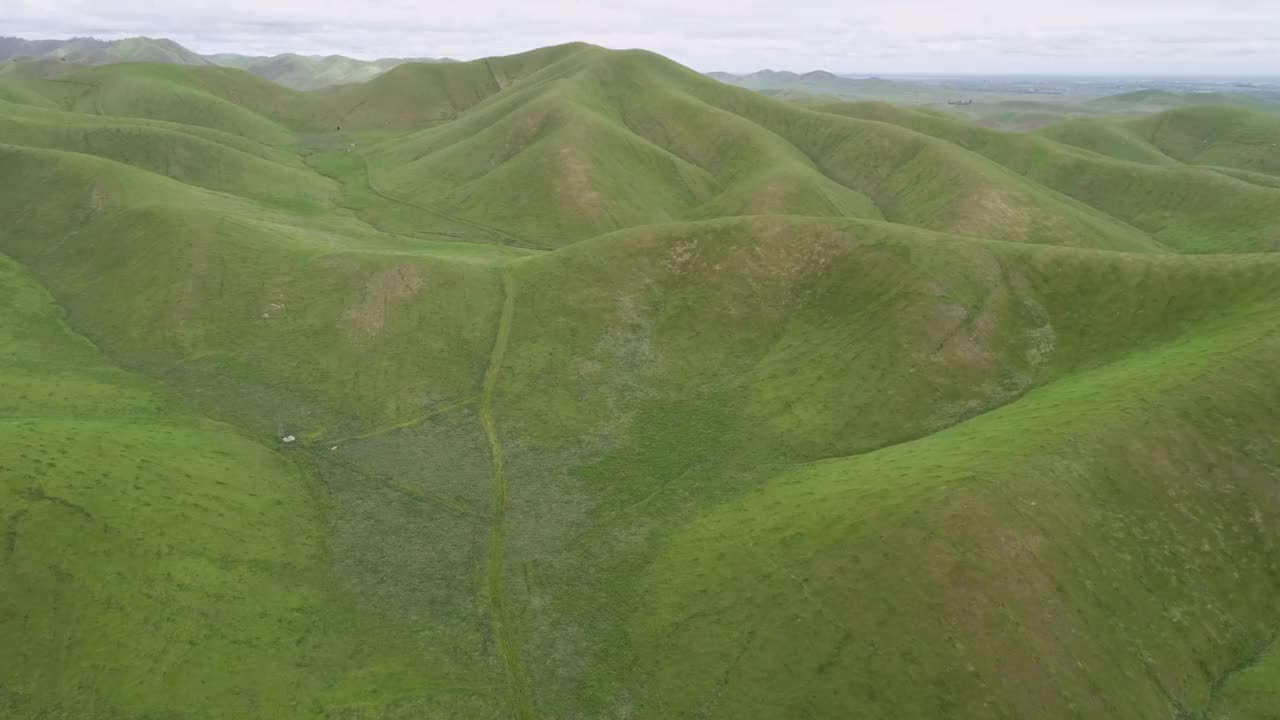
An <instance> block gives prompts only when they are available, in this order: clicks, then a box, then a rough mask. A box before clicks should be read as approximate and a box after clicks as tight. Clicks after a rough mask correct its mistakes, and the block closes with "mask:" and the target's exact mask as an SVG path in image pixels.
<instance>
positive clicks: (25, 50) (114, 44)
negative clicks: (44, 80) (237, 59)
mask: <svg viewBox="0 0 1280 720" xmlns="http://www.w3.org/2000/svg"><path fill="white" fill-rule="evenodd" d="M19 57H29V58H58V59H63V60H67V61H70V62H77V63H83V64H86V65H107V64H110V63H122V62H159V63H170V64H174V65H212V64H213V63H212V62H210V61H209V60H207V59H205V58H203V57H201V56H200V55H197V54H196V53H194V52H192V51H190V50H188V49H186V48H184V47H182V46H181V45H179V44H178V43H176V42H174V41H172V40H165V39H163V38H161V39H156V38H148V37H136V38H127V39H124V40H97V39H94V38H71V39H70V40H23V39H21V38H13V37H6V38H0V60H12V59H14V58H19Z"/></svg>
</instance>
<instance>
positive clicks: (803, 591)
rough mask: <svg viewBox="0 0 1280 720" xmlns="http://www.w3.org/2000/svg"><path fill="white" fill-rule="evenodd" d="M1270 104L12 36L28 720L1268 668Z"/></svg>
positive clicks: (6, 345) (20, 706)
mask: <svg viewBox="0 0 1280 720" xmlns="http://www.w3.org/2000/svg"><path fill="white" fill-rule="evenodd" d="M812 79H813V80H814V81H821V80H823V79H824V78H822V77H817V78H812ZM827 80H829V78H827ZM1278 128H1280V121H1276V120H1274V119H1273V118H1271V117H1270V116H1267V115H1258V114H1254V113H1250V112H1247V111H1243V110H1239V109H1230V108H1228V109H1201V108H1186V109H1175V110H1172V111H1170V112H1168V113H1165V114H1162V115H1156V116H1153V117H1151V118H1144V119H1138V120H1112V119H1101V120H1085V121H1078V122H1073V123H1069V124H1066V125H1061V126H1056V127H1052V128H1048V129H1045V130H1043V131H1041V132H1037V133H1011V132H1000V131H994V130H990V129H987V128H984V127H980V126H978V125H976V124H971V123H969V122H966V121H964V120H961V119H957V118H954V117H951V116H949V115H946V114H943V113H939V112H934V111H930V110H922V109H919V108H906V107H900V106H893V105H886V104H880V103H845V102H826V103H821V104H817V103H815V104H811V105H806V106H801V105H799V104H794V103H787V102H781V101H779V100H775V99H771V98H769V97H766V96H764V95H762V94H760V93H756V92H752V91H749V90H746V89H743V88H736V87H731V86H729V85H726V84H724V83H721V82H718V81H716V80H715V79H712V78H707V77H704V76H701V75H699V74H697V73H695V72H693V71H691V70H689V69H687V68H684V67H681V66H679V65H677V64H675V63H673V62H670V61H668V60H666V59H664V58H661V57H659V56H656V55H653V54H651V53H646V52H641V51H621V52H620V51H611V50H605V49H603V48H598V47H594V46H590V45H584V44H572V45H564V46H557V47H552V48H544V49H541V50H536V51H533V52H530V53H525V54H521V55H515V56H509V57H494V58H486V59H482V60H477V61H473V62H467V63H449V64H413V63H411V64H403V65H399V66H398V67H396V68H394V69H391V70H390V71H388V72H386V73H385V74H382V75H380V76H378V77H377V78H375V79H373V80H371V81H369V82H367V83H363V84H359V85H350V86H344V87H341V88H337V89H334V90H332V91H330V92H326V93H314V94H313V93H301V92H295V91H291V90H288V89H285V88H283V87H280V86H278V85H275V84H272V83H270V82H267V81H266V80H263V79H261V78H259V77H256V76H254V75H252V74H250V73H248V72H245V71H243V70H238V69H233V68H223V67H187V66H178V65H157V64H129V65H105V66H99V67H92V68H83V69H78V70H74V71H72V72H69V73H66V74H58V75H54V76H46V75H42V74H37V73H30V74H25V75H19V74H18V73H10V74H6V75H0V184H3V186H4V187H6V188H11V189H13V190H12V191H10V192H5V193H0V298H4V300H5V307H7V308H8V309H9V312H8V313H7V314H4V315H3V316H2V317H0V357H3V358H4V362H2V363H0V376H2V377H0V381H3V386H4V387H5V388H7V389H9V392H6V393H0V415H2V416H0V498H3V502H2V503H0V537H2V538H3V543H0V647H2V648H5V650H3V651H0V717H13V718H15V719H16V718H33V717H84V718H90V719H92V720H108V719H114V718H141V717H183V718H191V719H192V720H195V719H197V718H198V719H200V720H206V719H207V720H220V719H223V718H225V719H228V720H230V719H231V718H236V719H239V718H245V717H282V718H307V719H312V718H314V719H326V720H331V719H336V718H340V719H342V720H355V719H356V718H390V719H398V718H403V719H405V720H407V719H409V718H414V719H415V720H416V719H418V718H456V717H466V718H493V719H498V718H517V719H519V720H528V719H533V718H605V717H629V718H646V719H653V720H658V719H665V718H689V717H703V718H734V719H735V720H737V719H751V718H758V719H760V720H774V719H781V718H796V717H816V718H834V717H866V718H916V717H919V718H933V717H948V718H974V719H975V720H976V719H978V718H983V719H985V718H993V717H994V718H1025V717H1037V718H1063V719H1066V718H1082V717H1084V718H1094V717H1125V718H1136V719H1147V718H1150V719H1152V720H1157V719H1158V720H1165V719H1167V718H1170V717H1182V718H1201V717H1202V718H1212V719H1213V720H1228V719H1231V720H1240V719H1241V718H1246V719H1253V718H1257V719H1259V720H1261V719H1263V718H1268V717H1272V716H1274V714H1275V713H1276V712H1277V711H1280V694H1277V693H1276V692H1274V691H1273V689H1274V688H1273V686H1274V683H1273V682H1271V679H1272V678H1273V677H1274V674H1275V673H1274V666H1275V663H1274V662H1273V659H1274V658H1273V656H1274V655H1275V650H1274V648H1275V642H1276V637H1277V632H1280V607H1278V606H1277V605H1276V603H1275V602H1274V598H1275V597H1276V596H1277V594H1278V593H1280V564H1278V563H1280V560H1278V558H1280V554H1278V553H1277V550H1278V549H1280V493H1277V492H1276V488H1277V487H1278V483H1280V441H1277V439H1276V438H1277V433H1276V428H1277V427H1280V395H1278V394H1277V391H1276V388H1278V387H1280V368H1278V367H1277V365H1276V363H1275V361H1274V360H1275V358H1276V356H1277V353H1280V254H1278V253H1277V252H1276V251H1277V250H1280V220H1277V218H1280V188H1277V187H1275V186H1272V185H1269V184H1268V182H1267V181H1266V180H1265V178H1271V177H1276V176H1275V172H1276V169H1275V167H1273V165H1272V160H1273V158H1272V155H1271V154H1270V153H1269V151H1268V149H1267V148H1268V147H1269V143H1270V139H1271V138H1273V137H1274V136H1275V134H1276V133H1277V129H1278Z"/></svg>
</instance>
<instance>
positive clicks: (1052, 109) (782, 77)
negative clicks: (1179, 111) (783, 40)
mask: <svg viewBox="0 0 1280 720" xmlns="http://www.w3.org/2000/svg"><path fill="white" fill-rule="evenodd" d="M707 75H708V77H711V78H714V79H716V80H719V81H720V82H723V83H726V84H729V85H736V86H738V87H744V88H747V89H749V90H755V91H757V92H760V93H764V94H766V95H769V96H770V97H775V98H778V99H780V100H788V101H791V102H799V103H801V104H808V105H813V104H818V105H824V104H829V103H832V102H848V101H872V102H891V103H901V104H907V105H922V106H926V107H933V108H937V109H941V110H946V111H947V112H950V113H953V114H957V115H961V116H963V117H965V118H967V119H969V120H972V121H974V122H977V123H979V124H981V125H985V126H987V127H992V128H999V129H1005V130H1031V129H1035V128H1040V127H1044V126H1046V125H1052V124H1054V123H1058V122H1063V121H1066V120H1073V119H1080V118H1091V117H1104V116H1111V115H1129V116H1137V115H1149V114H1152V113H1158V112H1163V111H1165V110H1172V109H1175V108H1181V107H1189V106H1196V105H1219V106H1234V107H1245V108H1254V109H1261V108H1275V107H1277V106H1276V105H1275V104H1273V103H1269V102H1265V101H1264V98H1263V96H1261V95H1249V94H1243V93H1228V92H1171V91H1168V90H1160V89H1142V90H1134V91H1126V92H1120V93H1115V92H1108V91H1106V90H1105V89H1104V87H1105V86H1103V85H1098V86H1097V87H1096V88H1090V89H1087V90H1081V89H1075V90H1073V91H1072V92H1071V93H1056V92H1044V91H1040V92H1037V91H1036V90H1037V88H1030V89H1026V90H1025V91H1015V89H1014V88H1013V87H1011V86H1006V87H1000V86H991V87H982V86H977V87H963V86H958V85H954V84H938V83H930V82H925V81H915V80H905V79H903V80H888V79H884V78H879V77H866V78H857V77H845V76H840V75H836V74H834V73H831V72H828V71H825V70H815V71H812V72H807V73H794V72H788V71H777V70H760V71H758V72H753V73H748V74H745V75H738V74H733V73H726V72H712V73H707Z"/></svg>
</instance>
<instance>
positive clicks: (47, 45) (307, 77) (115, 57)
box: [0, 37, 453, 90]
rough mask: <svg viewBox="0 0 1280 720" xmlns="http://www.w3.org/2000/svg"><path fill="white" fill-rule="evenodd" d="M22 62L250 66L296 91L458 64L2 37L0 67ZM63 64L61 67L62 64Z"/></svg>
mask: <svg viewBox="0 0 1280 720" xmlns="http://www.w3.org/2000/svg"><path fill="white" fill-rule="evenodd" d="M13 60H22V61H23V62H20V63H18V64H21V65H27V66H28V67H29V66H30V65H31V63H32V62H33V61H36V62H38V61H44V62H45V63H46V64H48V68H47V71H46V74H53V71H54V70H56V71H57V72H67V71H68V70H69V69H73V68H74V67H75V66H78V65H109V64H112V63H131V62H146V63H165V64H170V65H220V66H224V67H233V68H237V69H240V70H245V71H247V72H250V73H252V74H254V75H257V76H258V77H261V78H263V79H265V80H270V81H271V82H274V83H277V84H279V85H283V86H285V87H288V88H292V89H294V90H319V89H323V88H328V87H334V86H338V85H347V84H351V83H361V82H365V81H368V80H371V79H373V78H375V77H377V76H378V75H381V74H382V73H384V72H386V71H388V70H390V69H391V68H394V67H396V66H398V65H402V64H404V63H407V62H420V63H421V62H453V61H452V60H450V59H448V58H438V59H437V58H414V59H402V58H383V59H380V60H357V59H355V58H349V57H344V56H342V55H328V56H323V57H321V56H304V55H296V54H294V53H282V54H280V55H271V56H251V55H237V54H234V53H218V54H214V55H200V54H197V53H195V52H192V51H191V50H188V49H186V48H184V47H182V46H181V45H179V44H178V43H176V42H174V41H172V40H167V39H155V38H146V37H137V38H126V39H124V40H96V39H94V38H72V39H70V40H24V39H22V38H16V37H0V71H3V68H4V67H5V66H6V65H7V64H8V63H6V61H13ZM59 66H61V67H59Z"/></svg>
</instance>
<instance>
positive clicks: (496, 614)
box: [480, 266, 534, 720]
mask: <svg viewBox="0 0 1280 720" xmlns="http://www.w3.org/2000/svg"><path fill="white" fill-rule="evenodd" d="M498 275H499V277H500V278H501V282H502V314H501V315H500V316H499V317H498V330H497V332H496V333H495V334H494V338H493V351H492V352H491V353H490V355H489V367H487V368H486V369H485V371H484V384H483V386H482V387H481V390H480V425H481V427H483V428H484V437H485V440H487V441H488V442H489V454H490V457H491V458H492V465H493V516H492V518H493V519H492V525H491V526H490V528H489V553H488V555H487V557H486V558H485V582H486V585H487V586H488V590H489V604H490V606H491V610H492V613H493V632H494V636H495V637H496V638H497V641H498V652H499V654H501V655H502V661H503V663H504V664H505V665H506V669H507V682H508V684H509V685H510V686H511V707H512V710H513V711H514V713H515V716H516V718H517V720H533V718H534V712H533V702H532V701H531V699H530V697H529V681H528V678H527V677H525V672H524V664H523V663H521V662H520V647H519V645H518V644H517V641H516V637H515V635H516V634H515V628H514V627H513V626H512V620H511V597H510V595H508V593H507V585H506V557H505V556H506V520H507V479H506V475H505V474H504V472H505V468H504V467H503V462H502V444H501V442H500V441H499V440H498V426H497V424H496V423H495V422H494V419H493V391H494V388H495V387H496V386H497V384H498V375H499V374H500V373H501V372H502V359H503V357H504V356H505V355H506V353H507V341H508V339H509V338H510V337H511V316H512V315H513V314H514V313H515V305H516V289H515V285H514V284H513V283H512V281H511V278H510V276H509V275H508V274H507V272H506V271H505V270H504V269H502V267H501V266H499V268H498Z"/></svg>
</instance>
